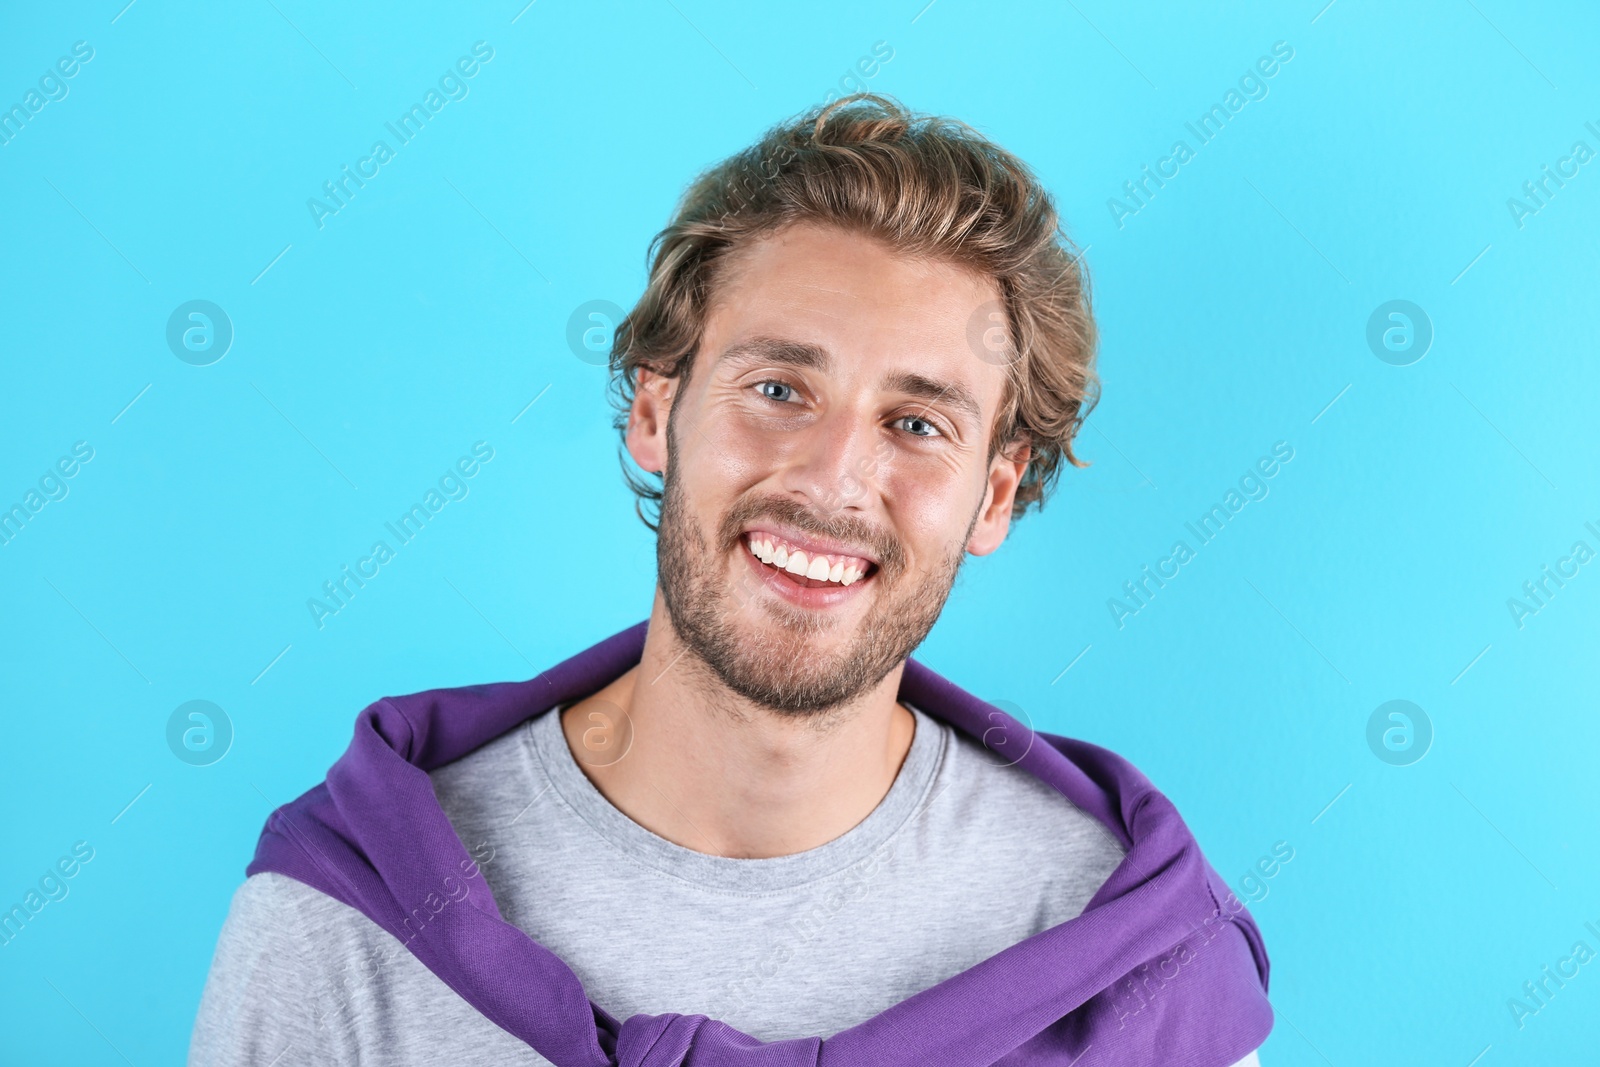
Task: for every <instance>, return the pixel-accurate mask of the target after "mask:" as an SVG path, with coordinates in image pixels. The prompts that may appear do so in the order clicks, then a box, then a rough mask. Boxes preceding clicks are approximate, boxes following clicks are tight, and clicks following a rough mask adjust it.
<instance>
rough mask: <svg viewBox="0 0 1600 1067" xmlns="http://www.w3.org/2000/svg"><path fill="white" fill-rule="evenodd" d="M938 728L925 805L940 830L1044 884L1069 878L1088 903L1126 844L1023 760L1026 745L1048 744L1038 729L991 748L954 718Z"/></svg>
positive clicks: (970, 847) (990, 859)
mask: <svg viewBox="0 0 1600 1067" xmlns="http://www.w3.org/2000/svg"><path fill="white" fill-rule="evenodd" d="M937 727H938V729H940V731H941V732H943V733H944V734H945V735H946V738H947V740H946V742H945V745H944V758H943V760H942V761H941V766H940V768H939V771H938V773H937V775H936V780H935V782H934V784H933V790H934V791H935V792H934V793H933V795H932V796H931V797H930V799H929V801H928V802H927V806H928V816H929V818H931V819H933V820H934V821H935V823H936V824H937V825H938V827H939V829H940V831H941V833H943V834H947V835H949V836H951V837H952V838H953V839H955V840H956V841H957V842H959V843H960V847H962V848H965V849H971V850H973V852H974V853H975V854H977V853H981V854H982V855H984V856H986V857H988V859H989V861H990V862H1001V863H1004V862H1006V861H1008V860H1009V861H1011V862H1012V863H1013V864H1014V865H1015V866H1016V867H1017V869H1019V870H1024V869H1025V870H1027V871H1028V872H1029V877H1030V878H1032V879H1037V880H1039V881H1040V883H1041V884H1052V883H1057V884H1058V883H1060V882H1062V881H1071V882H1072V883H1073V884H1074V886H1075V887H1076V888H1077V889H1079V890H1087V893H1083V894H1082V899H1083V901H1087V899H1088V895H1089V894H1092V893H1093V892H1094V890H1095V889H1098V888H1099V884H1100V882H1102V881H1104V880H1105V878H1107V877H1109V876H1110V874H1111V872H1112V871H1113V870H1115V869H1116V867H1117V865H1118V864H1120V863H1121V862H1122V858H1123V856H1124V855H1125V854H1126V852H1127V850H1126V849H1125V848H1124V847H1123V845H1122V843H1121V841H1120V840H1119V839H1118V838H1117V837H1116V836H1115V835H1114V834H1113V833H1112V832H1111V830H1110V829H1109V828H1107V827H1106V826H1105V825H1103V824H1102V823H1101V822H1100V820H1099V819H1097V818H1096V817H1095V816H1093V815H1091V814H1090V813H1089V812H1087V811H1085V810H1083V809H1082V808H1081V807H1079V806H1078V805H1077V804H1075V803H1073V802H1072V801H1071V800H1070V799H1068V798H1067V796H1065V795H1064V794H1063V793H1062V792H1061V791H1060V790H1058V789H1056V787H1054V786H1052V785H1051V784H1049V783H1048V782H1046V781H1044V780H1043V779H1041V778H1039V777H1038V776H1037V775H1035V774H1033V773H1032V772H1030V771H1029V770H1027V769H1026V768H1025V767H1023V766H1021V765H1019V763H1018V761H1019V760H1020V759H1021V757H1022V755H1023V753H1024V752H1025V751H1026V746H1027V745H1029V744H1032V745H1042V744H1048V743H1049V742H1048V741H1047V740H1046V739H1045V738H1044V737H1042V736H1039V735H1036V734H1034V735H1030V736H1027V737H1024V738H1022V739H1021V742H1022V743H1021V744H1009V745H1008V744H997V745H995V746H994V747H993V748H991V747H989V746H986V745H985V744H984V743H983V742H982V741H980V740H978V739H977V738H975V737H973V736H972V735H970V734H968V733H966V732H965V731H963V730H961V729H959V728H957V727H955V726H953V725H951V724H950V723H946V722H942V721H939V722H937ZM1008 740H1009V739H1008Z"/></svg>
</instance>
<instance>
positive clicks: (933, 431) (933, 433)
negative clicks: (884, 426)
mask: <svg viewBox="0 0 1600 1067" xmlns="http://www.w3.org/2000/svg"><path fill="white" fill-rule="evenodd" d="M896 421H898V422H909V423H920V424H921V425H923V426H925V427H927V429H928V431H929V432H926V433H918V432H917V431H915V430H912V431H910V433H911V436H913V437H943V436H944V435H943V434H941V433H940V432H939V428H938V427H937V426H935V425H934V424H933V423H931V422H929V421H928V420H927V419H924V418H922V417H921V416H919V415H904V416H902V417H901V418H899V419H898V420H896Z"/></svg>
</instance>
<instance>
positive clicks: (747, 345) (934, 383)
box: [718, 337, 983, 422]
mask: <svg viewBox="0 0 1600 1067" xmlns="http://www.w3.org/2000/svg"><path fill="white" fill-rule="evenodd" d="M718 362H728V363H731V364H735V365H739V364H749V363H777V364H780V365H782V366H788V367H809V368H812V369H814V370H819V371H822V372H823V373H827V371H828V369H829V368H830V367H832V366H833V357H832V356H831V355H829V353H828V350H827V349H826V348H823V347H822V346H821V345H814V344H810V343H808V342H805V341H788V340H783V339H781V338H776V337H752V338H749V339H747V340H744V341H740V342H739V343H738V344H735V345H732V346H730V347H729V348H728V349H727V350H726V351H724V352H723V353H722V356H721V358H720V359H719V360H718ZM878 387H879V388H880V389H883V390H886V391H891V392H899V393H905V394H907V395H909V396H914V397H919V398H921V399H923V400H926V401H927V402H928V403H929V404H930V405H931V404H934V403H937V402H939V401H941V400H942V401H944V402H946V403H947V404H949V405H950V406H951V407H953V408H955V409H956V410H958V411H960V412H962V413H963V414H965V415H967V416H969V417H970V418H971V419H972V420H973V421H974V422H979V421H982V419H983V410H982V408H981V407H980V406H979V404H978V399H977V397H975V396H973V395H972V391H971V390H969V389H968V388H967V387H966V386H965V385H963V384H962V383H960V382H941V381H938V380H937V379H934V378H930V377H928V376H927V375H925V374H918V373H916V372H915V371H896V372H893V373H890V374H887V375H885V376H884V377H883V379H882V380H881V381H880V382H879V383H878Z"/></svg>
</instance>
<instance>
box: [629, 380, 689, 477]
mask: <svg viewBox="0 0 1600 1067" xmlns="http://www.w3.org/2000/svg"><path fill="white" fill-rule="evenodd" d="M676 387H677V381H676V380H675V379H673V378H667V377H664V376H662V375H660V374H657V373H656V372H655V371H653V370H650V369H649V368H646V367H641V368H639V371H638V377H637V378H636V379H635V388H634V393H633V405H632V406H631V407H630V408H629V409H628V433H627V436H626V438H625V440H626V442H627V445H628V452H629V454H630V455H632V456H633V461H634V462H635V463H637V464H639V467H640V468H641V469H643V470H646V471H650V472H651V473H655V474H659V473H661V472H663V471H665V470H666V469H667V417H668V416H669V415H670V414H671V413H672V399H673V397H674V395H675V394H676V392H677V389H676Z"/></svg>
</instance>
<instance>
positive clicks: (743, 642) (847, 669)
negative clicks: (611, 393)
mask: <svg viewBox="0 0 1600 1067" xmlns="http://www.w3.org/2000/svg"><path fill="white" fill-rule="evenodd" d="M676 413H677V412H676V410H674V411H673V413H672V415H673V416H675V415H676ZM673 421H674V419H673V418H672V417H669V419H668V427H667V457H668V458H667V466H666V470H665V472H664V474H663V481H664V485H663V496H662V503H661V518H660V522H659V524H658V529H657V537H656V567H657V575H658V582H659V584H660V587H661V595H662V599H663V600H664V601H665V602H666V607H667V614H668V616H669V618H670V619H671V621H672V627H673V629H674V630H675V631H676V633H677V635H678V638H679V640H680V641H681V642H682V643H683V644H684V646H685V647H686V650H687V651H688V652H689V653H691V654H692V655H693V656H694V657H695V658H696V659H698V660H699V662H700V663H701V664H703V665H704V667H705V668H706V669H708V670H709V671H710V672H711V674H712V675H713V676H714V677H716V678H717V679H719V680H720V681H721V682H722V684H723V685H725V686H727V688H728V689H730V690H732V691H733V692H735V693H737V694H739V695H740V696H741V697H743V698H744V699H745V700H747V701H749V702H750V703H752V704H755V705H757V706H759V707H763V708H768V709H770V710H772V711H777V712H784V713H788V714H792V715H803V714H815V713H819V712H824V711H827V710H829V709H832V708H836V707H838V706H840V705H842V704H845V703H846V702H848V701H850V700H852V699H853V698H855V697H858V696H860V695H861V694H862V693H865V692H866V691H867V690H869V689H871V688H872V687H873V686H875V685H877V684H878V683H879V682H881V681H882V680H883V678H884V677H885V676H886V675H887V674H888V673H889V672H890V671H891V670H893V669H894V668H895V667H896V666H898V665H899V664H900V663H901V662H902V661H904V660H905V658H906V657H907V656H909V655H911V653H912V652H913V651H914V650H915V649H916V648H917V646H918V645H920V644H922V641H923V638H925V637H927V636H928V631H929V630H931V629H933V624H934V623H935V622H936V621H937V620H938V618H939V613H940V612H941V611H943V609H944V604H945V600H946V599H947V598H948V597H949V595H950V590H951V587H952V586H953V585H954V584H955V579H956V575H957V573H958V572H959V571H960V568H961V564H962V562H963V561H964V559H965V557H966V548H965V546H966V543H967V539H968V538H969V537H971V535H972V528H973V527H974V526H975V525H976V524H977V521H978V511H977V510H975V511H974V512H973V515H972V520H971V521H970V522H969V523H968V524H967V532H966V534H964V535H963V536H962V538H961V540H960V541H959V542H957V543H956V545H955V546H954V549H953V550H952V551H950V552H948V553H947V554H946V555H945V556H944V557H943V558H942V559H941V560H940V561H939V563H938V565H937V566H936V568H935V573H931V574H924V573H913V572H909V571H908V569H907V564H906V558H905V552H904V550H903V549H902V548H901V547H900V544H899V543H898V542H897V541H894V540H893V539H892V538H889V537H887V536H886V535H884V534H883V533H882V532H880V531H879V530H878V529H877V528H875V527H872V526H869V525H866V524H865V523H862V522H858V521H852V520H851V519H849V518H847V517H846V516H844V515H843V514H842V513H840V514H835V515H833V516H831V517H830V516H829V515H828V513H826V512H817V511H813V510H812V509H810V508H807V507H806V506H804V505H803V504H801V503H799V502H797V501H795V500H794V499H793V498H789V497H756V496H747V497H745V498H743V499H741V500H740V501H739V502H737V503H736V504H735V505H734V507H733V508H732V509H731V510H730V511H729V512H728V514H727V515H726V516H724V518H723V519H722V521H721V523H720V524H718V526H717V528H716V529H715V531H714V532H713V533H712V534H711V535H710V536H708V534H707V531H706V529H705V528H704V527H702V526H701V525H700V523H699V522H698V521H697V520H696V518H695V516H694V514H693V511H692V509H691V508H690V506H689V501H688V500H687V499H686V497H685V494H684V491H683V479H682V478H681V477H677V476H676V475H675V472H676V471H679V470H680V469H681V468H680V466H679V464H678V460H677V448H676V442H675V441H674V440H673V432H672V431H673V427H672V422H673ZM758 519H772V520H776V521H778V522H781V523H786V524H788V525H790V526H793V527H794V528H795V529H797V530H800V531H803V532H805V533H810V534H813V535H815V536H818V537H825V538H834V539H836V540H840V541H844V542H846V543H856V544H861V545H865V546H869V548H870V550H871V551H872V552H873V553H874V555H875V556H876V557H877V561H878V569H877V571H876V573H874V574H873V575H872V578H871V582H872V588H870V589H864V590H862V594H863V595H865V596H867V597H869V598H870V606H869V607H868V609H867V613H866V615H865V616H864V617H863V618H862V620H861V622H860V624H859V625H858V626H857V628H856V632H855V633H854V634H853V635H851V636H850V638H849V640H847V641H845V642H843V643H842V644H837V643H832V644H826V645H824V644H818V645H816V646H813V645H812V643H811V639H812V638H820V637H826V636H828V635H835V634H836V633H837V631H838V630H839V629H840V627H841V626H844V625H848V624H847V623H846V622H845V621H844V619H843V618H842V617H841V616H843V614H844V610H842V609H822V610H811V609H806V608H801V607H798V606H796V605H792V604H788V603H785V602H783V601H782V600H780V599H779V598H778V596H777V595H776V594H775V593H772V592H770V591H768V590H766V589H765V586H764V583H763V582H762V580H761V579H760V578H758V577H754V576H753V575H751V574H750V572H748V571H747V570H745V569H743V564H740V565H739V571H738V573H739V575H740V577H739V578H738V579H736V580H734V581H733V582H730V581H729V578H728V573H727V571H728V561H729V558H730V553H731V552H732V551H733V550H735V549H737V550H738V551H739V552H747V551H748V549H747V548H746V547H745V545H744V543H743V538H742V537H741V533H742V531H743V530H744V528H745V527H746V526H748V525H749V524H750V523H752V522H754V521H756V520H758ZM746 608H748V609H749V610H752V611H753V612H754V613H755V614H756V615H757V616H758V618H756V619H754V620H750V619H747V618H745V617H744V616H742V615H741V614H740V612H741V609H746Z"/></svg>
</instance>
